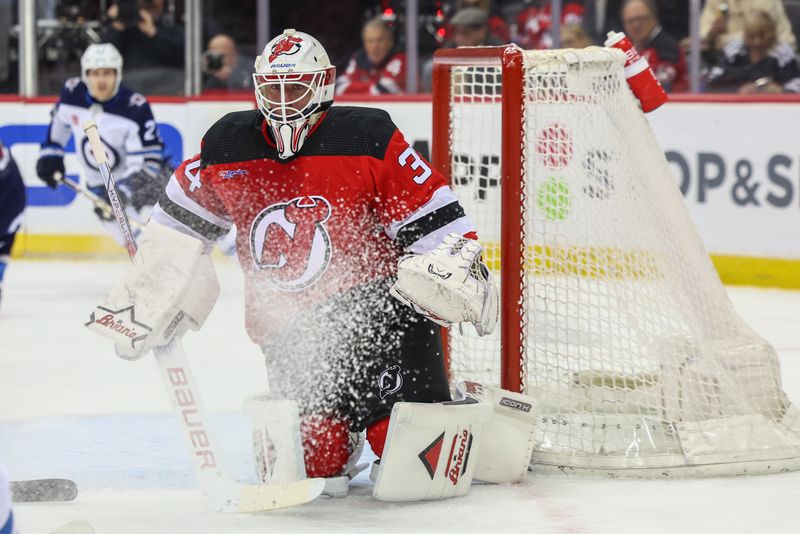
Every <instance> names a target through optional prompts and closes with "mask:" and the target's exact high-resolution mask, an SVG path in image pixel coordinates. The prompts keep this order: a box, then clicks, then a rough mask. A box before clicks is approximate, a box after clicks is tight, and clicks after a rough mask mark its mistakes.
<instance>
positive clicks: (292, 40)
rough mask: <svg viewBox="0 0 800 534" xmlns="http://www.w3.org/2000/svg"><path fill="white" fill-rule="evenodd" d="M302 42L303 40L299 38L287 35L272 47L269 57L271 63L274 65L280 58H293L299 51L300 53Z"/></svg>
mask: <svg viewBox="0 0 800 534" xmlns="http://www.w3.org/2000/svg"><path fill="white" fill-rule="evenodd" d="M302 42H303V40H302V39H301V38H299V37H295V36H294V35H287V36H286V37H284V38H283V39H281V40H280V41H278V42H277V43H275V44H274V45H272V52H271V53H270V55H269V62H270V63H272V62H273V61H275V58H277V57H278V56H291V55H292V54H296V53H297V52H298V51H300V43H302Z"/></svg>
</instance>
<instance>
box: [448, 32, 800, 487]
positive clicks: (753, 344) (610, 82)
mask: <svg viewBox="0 0 800 534" xmlns="http://www.w3.org/2000/svg"><path fill="white" fill-rule="evenodd" d="M623 63H624V56H623V54H622V53H621V52H618V51H615V50H609V49H605V48H599V47H590V48H586V49H583V50H552V51H522V50H520V49H519V48H517V47H515V46H513V45H511V46H507V47H499V48H496V47H487V48H466V49H463V48H462V49H451V50H441V51H438V52H437V53H436V55H435V57H434V71H433V105H434V115H433V130H434V131H433V151H432V160H433V164H434V166H435V167H437V168H438V169H439V170H440V171H442V172H443V173H444V174H445V176H448V177H449V178H450V181H451V184H452V187H453V190H454V191H455V193H456V196H457V197H458V198H459V200H460V202H461V203H462V204H463V206H464V208H465V210H466V212H467V213H468V215H470V216H471V217H472V218H473V220H474V221H475V223H476V225H477V228H478V233H479V236H480V238H481V241H482V242H483V244H484V246H485V256H484V259H485V260H486V262H487V264H488V265H489V267H490V268H491V269H492V270H493V272H494V273H495V276H496V277H498V278H499V285H500V289H501V303H500V305H501V323H500V325H499V326H498V329H497V331H496V332H495V333H494V334H493V335H491V336H487V337H485V338H479V337H477V335H475V334H474V330H472V328H471V327H470V328H464V329H463V332H459V331H458V329H455V328H454V329H451V332H450V334H449V340H448V347H447V353H448V365H449V372H450V377H451V380H453V382H456V381H458V380H476V381H481V382H484V383H488V384H493V385H502V386H503V387H504V388H506V389H511V390H517V391H523V392H525V393H527V394H529V395H532V396H533V397H535V398H536V399H537V400H538V402H539V403H540V405H541V410H542V413H541V417H540V418H539V420H538V421H539V422H538V425H537V430H536V444H535V448H534V453H533V457H532V461H531V463H532V466H533V467H534V468H536V469H538V470H541V469H544V470H560V471H563V472H575V473H578V472H584V473H593V474H609V475H612V476H634V477H637V476H638V477H659V476H663V477H681V476H683V477H688V476H692V477H697V476H716V475H732V474H745V473H751V474H752V473H766V472H776V471H785V470H789V469H796V468H798V467H800V413H798V411H797V409H796V408H795V407H794V406H793V405H792V404H791V403H790V401H789V400H788V398H787V396H786V395H785V393H784V392H783V390H782V388H781V379H780V368H779V363H778V359H777V355H776V353H775V351H774V349H773V348H772V347H771V346H770V345H769V344H768V343H767V342H766V341H765V340H763V339H762V338H761V337H759V336H758V335H757V334H756V333H755V332H753V330H751V329H750V328H749V327H748V326H747V325H746V324H745V323H744V321H742V320H741V319H740V318H739V317H738V316H737V314H736V313H735V312H734V310H733V307H732V305H731V303H730V301H729V300H728V298H727V296H726V294H725V290H724V288H723V286H722V284H721V282H720V280H719V277H718V276H717V274H716V271H715V270H714V267H713V265H712V263H711V261H710V259H709V257H708V254H707V253H706V252H705V249H704V247H703V244H702V242H701V240H700V238H699V236H698V235H697V233H696V231H695V229H694V227H693V225H692V223H691V221H690V218H689V215H688V212H687V210H686V207H685V205H684V202H683V198H682V197H681V195H680V192H679V190H678V187H677V185H676V183H675V181H674V178H673V177H672V175H671V172H670V169H669V167H668V165H667V162H666V160H665V157H664V154H663V152H662V150H661V149H660V148H659V146H658V144H657V143H656V141H655V138H654V136H653V134H652V131H651V130H650V127H649V125H648V123H647V121H646V120H645V118H644V116H643V114H642V112H641V111H640V110H639V107H638V105H637V103H636V100H635V98H634V97H633V95H632V94H631V93H630V91H629V89H628V87H627V84H626V82H625V78H624V72H623ZM498 275H499V276H498Z"/></svg>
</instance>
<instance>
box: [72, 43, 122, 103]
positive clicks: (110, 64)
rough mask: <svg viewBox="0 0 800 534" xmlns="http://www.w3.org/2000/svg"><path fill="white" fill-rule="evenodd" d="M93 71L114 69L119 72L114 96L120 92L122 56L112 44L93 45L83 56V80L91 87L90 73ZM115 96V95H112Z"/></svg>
mask: <svg viewBox="0 0 800 534" xmlns="http://www.w3.org/2000/svg"><path fill="white" fill-rule="evenodd" d="M92 69H114V70H115V71H117V82H116V84H115V85H114V93H113V94H114V95H116V94H117V91H119V84H120V83H121V82H122V56H121V55H120V53H119V51H118V50H117V49H116V47H114V45H112V44H91V45H89V46H88V47H87V48H86V50H85V51H84V52H83V55H82V56H81V80H83V83H85V84H86V87H89V71H90V70H92ZM112 96H113V95H112Z"/></svg>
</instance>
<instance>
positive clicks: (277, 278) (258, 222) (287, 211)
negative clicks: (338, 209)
mask: <svg viewBox="0 0 800 534" xmlns="http://www.w3.org/2000/svg"><path fill="white" fill-rule="evenodd" d="M330 216H331V205H330V203H329V202H328V201H327V200H326V199H325V198H324V197H320V196H310V197H298V198H294V199H292V200H290V201H289V202H281V203H278V204H273V205H271V206H269V207H267V208H265V209H264V210H262V211H261V213H259V214H258V216H256V218H255V220H254V221H253V224H252V226H251V228H250V251H251V252H252V254H253V262H254V263H255V267H256V269H257V270H259V271H266V273H267V274H268V276H267V280H268V281H269V282H270V283H271V284H272V285H273V286H275V287H277V288H278V289H281V290H284V291H297V290H300V289H305V288H307V287H309V286H311V285H312V284H313V283H314V282H316V281H317V280H319V278H320V277H321V276H322V274H323V273H324V272H325V270H326V269H327V268H328V265H329V264H330V261H331V254H332V252H333V250H332V247H331V238H330V235H329V234H328V231H327V230H326V229H325V225H324V223H325V221H327V220H328V218H329V217H330Z"/></svg>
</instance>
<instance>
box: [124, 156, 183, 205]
mask: <svg viewBox="0 0 800 534" xmlns="http://www.w3.org/2000/svg"><path fill="white" fill-rule="evenodd" d="M171 175H172V168H171V167H170V166H169V165H168V164H167V163H166V162H163V163H162V164H159V165H157V164H151V163H148V164H146V165H145V167H143V168H142V170H140V171H136V172H134V173H133V174H131V175H130V177H129V178H128V180H130V189H131V195H130V203H131V206H133V209H135V210H136V211H141V210H142V208H144V207H150V206H152V205H153V204H155V203H156V202H157V201H158V198H159V197H160V196H161V193H163V192H164V188H165V187H166V186H167V182H168V181H169V178H170V176H171Z"/></svg>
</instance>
